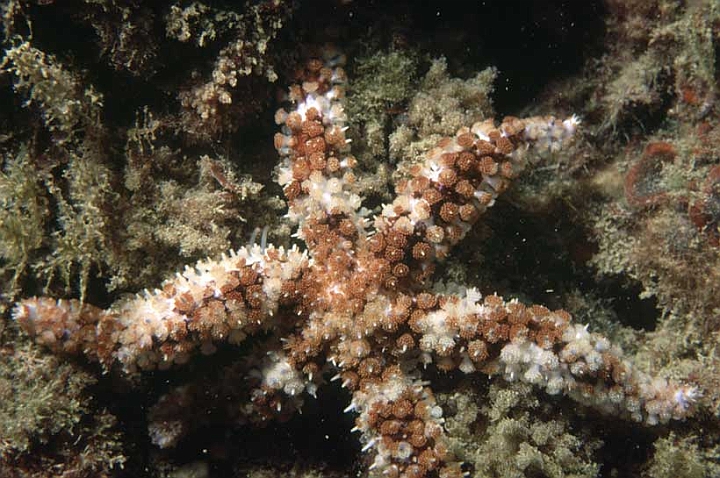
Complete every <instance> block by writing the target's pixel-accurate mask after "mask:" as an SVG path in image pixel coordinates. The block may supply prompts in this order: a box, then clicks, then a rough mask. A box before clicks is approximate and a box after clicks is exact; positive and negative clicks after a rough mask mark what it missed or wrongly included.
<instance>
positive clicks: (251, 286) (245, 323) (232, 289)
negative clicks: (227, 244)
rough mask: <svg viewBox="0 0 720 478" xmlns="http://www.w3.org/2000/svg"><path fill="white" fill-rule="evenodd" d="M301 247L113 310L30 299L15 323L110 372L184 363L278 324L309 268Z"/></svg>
mask: <svg viewBox="0 0 720 478" xmlns="http://www.w3.org/2000/svg"><path fill="white" fill-rule="evenodd" d="M307 262H308V261H307V256H306V254H305V253H302V252H300V251H299V250H298V249H296V248H293V249H290V250H287V251H286V250H284V249H282V248H275V247H273V246H269V247H267V248H266V249H264V250H263V249H261V248H259V247H258V246H254V247H252V248H249V249H248V248H241V249H239V250H238V251H235V252H231V253H230V254H229V255H224V256H223V257H222V258H221V259H220V260H218V261H212V260H205V261H200V262H198V263H197V264H196V265H195V266H194V267H187V268H186V269H185V271H184V272H183V273H182V274H177V275H176V276H175V277H174V278H172V279H170V280H167V281H165V282H164V283H163V285H162V288H161V289H158V290H155V291H153V292H149V291H145V292H144V293H143V294H138V295H137V296H135V297H133V298H132V299H130V300H127V301H121V302H119V303H117V304H115V305H114V306H113V307H111V308H110V309H108V310H102V309H100V308H97V307H94V306H91V305H88V304H80V303H79V302H78V301H75V300H72V301H65V300H59V301H55V300H52V299H48V298H32V299H25V300H23V301H21V302H20V303H18V304H17V305H16V307H15V309H14V311H13V316H14V318H15V320H16V321H17V322H18V324H20V326H21V327H22V328H23V329H24V330H25V331H26V332H27V333H28V334H30V335H31V336H33V337H35V340H36V342H38V343H39V344H41V345H45V346H47V347H49V348H51V349H52V350H54V351H56V352H64V353H69V354H78V353H85V354H86V355H87V356H88V357H90V358H91V359H97V360H100V361H101V362H102V363H103V365H104V366H105V367H106V368H108V369H109V368H110V367H111V366H112V364H113V362H117V363H119V364H120V365H121V366H122V368H123V369H124V370H125V371H126V372H131V373H132V372H135V371H137V370H138V369H143V370H147V369H155V368H161V369H162V368H168V367H170V366H172V365H173V364H182V363H184V362H186V361H187V360H189V358H190V356H191V355H192V354H193V353H194V352H196V351H198V350H199V351H201V352H202V353H206V354H208V353H212V352H213V351H214V350H215V345H214V344H217V343H222V342H230V343H239V342H241V341H242V340H243V339H244V338H245V337H246V336H247V335H248V334H252V333H254V332H256V331H258V330H267V329H272V328H273V327H275V326H277V325H278V324H277V323H276V322H277V317H276V316H277V311H278V308H279V306H280V305H281V304H284V305H289V304H291V303H293V302H294V301H295V300H296V298H297V297H296V296H297V294H298V290H299V288H298V282H299V280H300V277H301V275H302V272H303V271H304V270H305V268H306V267H307Z"/></svg>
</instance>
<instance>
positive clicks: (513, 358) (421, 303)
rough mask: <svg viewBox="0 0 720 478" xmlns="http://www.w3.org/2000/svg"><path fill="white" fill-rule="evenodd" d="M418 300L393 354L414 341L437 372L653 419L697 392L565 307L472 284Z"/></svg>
mask: <svg viewBox="0 0 720 478" xmlns="http://www.w3.org/2000/svg"><path fill="white" fill-rule="evenodd" d="M416 305H417V306H418V307H417V309H416V310H413V311H412V312H411V316H410V319H409V320H408V326H409V328H410V329H411V333H410V335H411V340H409V339H405V341H404V342H403V343H404V344H405V346H404V348H402V349H400V346H401V343H400V341H399V340H398V342H397V345H396V350H394V351H393V352H392V353H394V354H405V353H406V351H407V344H411V345H413V344H417V349H419V351H420V357H419V360H420V361H421V362H424V363H435V364H436V365H437V366H438V367H439V368H441V369H443V370H452V369H456V368H459V369H460V370H461V371H463V372H465V373H471V372H474V371H476V370H479V371H482V372H483V373H487V374H491V375H494V374H502V375H503V376H504V377H505V378H506V379H507V380H511V381H512V380H521V381H524V382H527V383H531V384H534V385H537V386H540V387H542V388H544V389H545V390H546V391H547V392H548V393H551V394H557V393H564V394H566V395H568V396H570V397H571V398H573V399H574V400H577V401H578V402H580V403H583V404H587V405H589V406H592V407H593V408H596V409H598V410H600V411H602V412H604V413H607V414H611V415H617V416H625V417H629V418H631V419H633V420H636V421H645V422H646V423H648V424H651V425H652V424H655V423H658V422H663V423H664V422H667V421H669V420H671V419H682V418H685V417H686V416H688V415H689V414H690V413H692V410H693V402H694V401H695V399H696V398H698V396H699V391H698V390H697V388H695V387H693V386H689V385H683V384H680V383H676V382H673V381H671V380H667V379H664V378H659V377H653V376H650V375H648V374H646V373H644V372H642V371H640V370H638V369H636V368H635V367H633V366H632V364H631V363H630V362H629V361H627V360H626V359H625V358H624V357H623V355H622V352H621V351H620V350H619V349H618V348H617V347H613V346H612V345H611V344H610V342H609V341H608V340H607V339H606V338H605V337H602V336H601V335H599V334H595V333H590V332H588V331H587V327H584V326H582V325H580V324H574V323H572V322H571V316H570V314H568V313H567V312H565V311H563V310H558V311H550V310H549V309H547V308H545V307H542V306H538V305H533V306H530V307H526V306H524V305H523V304H521V303H519V302H517V301H509V302H505V301H504V300H503V299H502V298H501V297H498V296H494V295H493V296H487V297H485V298H484V300H483V299H481V298H480V294H479V293H478V292H477V290H475V289H468V290H467V292H466V293H465V294H463V295H441V296H435V295H432V294H421V295H420V296H418V298H417V301H416ZM406 356H408V355H407V354H406ZM410 356H412V355H410ZM413 360H417V358H415V357H414V356H413Z"/></svg>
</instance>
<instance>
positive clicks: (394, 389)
mask: <svg viewBox="0 0 720 478" xmlns="http://www.w3.org/2000/svg"><path fill="white" fill-rule="evenodd" d="M347 410H348V411H355V412H357V413H358V417H357V419H356V420H355V428H354V431H358V432H360V433H361V434H362V437H361V441H362V442H363V444H364V446H363V450H364V451H368V452H374V453H375V457H374V459H373V461H372V464H371V465H370V467H369V470H370V471H371V473H373V475H377V476H418V477H420V476H426V475H428V474H431V473H435V472H436V473H438V474H439V476H443V477H447V478H453V477H458V478H459V477H462V476H463V472H462V470H461V469H460V463H459V462H458V461H457V460H456V459H455V457H454V456H453V455H452V453H451V452H450V450H449V449H448V444H447V442H446V437H445V431H444V428H443V423H444V419H443V410H442V408H441V407H440V406H439V405H437V403H436V402H435V397H434V396H433V393H432V390H431V389H430V388H428V387H427V383H425V382H422V381H421V380H419V379H418V378H417V377H416V376H414V374H408V373H405V372H404V371H403V370H402V369H401V367H399V366H397V365H391V366H388V367H386V368H385V370H384V372H383V373H382V376H379V377H376V378H372V379H364V380H362V381H361V383H360V385H359V388H358V389H357V390H356V391H355V393H354V394H353V398H352V402H351V404H350V406H349V407H348V408H347Z"/></svg>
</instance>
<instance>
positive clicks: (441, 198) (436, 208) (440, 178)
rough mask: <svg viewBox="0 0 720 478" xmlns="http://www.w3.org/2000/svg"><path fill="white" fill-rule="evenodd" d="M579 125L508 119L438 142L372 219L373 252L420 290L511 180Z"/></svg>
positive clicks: (539, 118) (541, 119) (567, 138)
mask: <svg viewBox="0 0 720 478" xmlns="http://www.w3.org/2000/svg"><path fill="white" fill-rule="evenodd" d="M578 123H579V121H578V120H577V118H576V117H574V116H573V117H571V118H568V119H566V120H564V121H563V120H559V119H557V118H555V117H553V116H535V117H530V118H525V119H518V118H514V117H507V118H505V119H503V121H502V122H501V123H500V124H499V125H496V124H495V122H494V121H493V120H486V121H483V122H479V123H476V124H474V125H473V126H472V127H470V128H468V127H464V128H460V130H458V132H457V134H456V135H455V136H454V137H446V138H443V139H442V140H440V142H439V143H438V144H437V146H436V147H435V148H433V149H431V150H430V151H428V152H427V154H426V155H425V158H424V160H422V161H421V162H420V163H418V164H416V165H415V166H414V167H413V168H412V170H411V175H412V177H411V178H410V179H408V180H405V181H402V182H400V183H399V184H397V185H396V193H397V195H396V198H395V200H394V201H393V202H392V203H391V204H388V205H386V206H385V207H384V208H383V210H382V213H381V214H380V215H379V216H377V217H376V218H375V229H376V231H377V233H376V237H374V241H376V242H377V243H379V244H381V245H382V250H381V251H379V252H382V254H383V255H384V257H385V258H386V259H388V260H390V261H391V262H396V263H399V262H401V261H403V260H404V261H405V262H407V263H409V265H410V267H409V270H407V271H405V270H402V272H403V273H404V274H405V275H406V276H408V277H409V278H410V279H411V281H412V283H420V284H422V283H423V282H425V281H426V280H427V279H428V278H429V277H430V275H432V273H433V271H434V262H435V261H436V260H443V259H444V258H446V257H447V255H448V254H449V253H450V250H451V249H452V247H453V246H454V245H455V244H457V243H458V242H459V241H460V240H462V239H463V238H464V237H465V235H466V234H467V232H468V231H469V230H470V229H471V228H472V226H473V225H474V224H475V222H476V221H477V220H478V218H479V217H480V216H481V215H482V214H483V213H484V212H485V211H486V210H487V209H488V208H489V207H491V206H492V205H493V204H494V203H495V200H496V198H497V197H498V196H499V195H500V194H501V193H502V192H503V191H505V190H506V189H507V188H508V186H509V185H510V182H511V180H512V179H513V178H515V177H517V175H518V174H519V173H520V172H521V171H522V170H524V169H525V167H526V165H527V164H528V163H531V162H532V161H533V159H534V158H536V157H537V156H540V155H543V154H545V153H547V152H554V151H557V150H559V149H561V148H562V147H563V146H565V145H567V144H568V142H569V141H570V140H571V139H572V137H573V135H574V134H575V131H576V128H577V125H578ZM380 248H381V247H378V249H380ZM405 281H406V279H403V277H396V282H397V283H402V282H405Z"/></svg>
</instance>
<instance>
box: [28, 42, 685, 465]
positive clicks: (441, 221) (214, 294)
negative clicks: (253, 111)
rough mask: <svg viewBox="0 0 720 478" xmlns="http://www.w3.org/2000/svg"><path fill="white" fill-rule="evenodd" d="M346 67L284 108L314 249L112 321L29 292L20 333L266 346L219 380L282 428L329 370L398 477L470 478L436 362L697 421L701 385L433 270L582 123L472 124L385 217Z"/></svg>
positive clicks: (70, 339) (185, 355)
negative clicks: (447, 426)
mask: <svg viewBox="0 0 720 478" xmlns="http://www.w3.org/2000/svg"><path fill="white" fill-rule="evenodd" d="M343 63H344V57H343V55H340V54H338V53H337V52H335V51H333V50H330V49H328V50H325V51H324V53H323V55H322V56H321V57H320V58H314V59H312V60H310V61H308V62H307V64H306V66H305V69H304V71H303V73H302V81H301V84H298V85H294V86H292V87H291V88H290V91H289V95H288V99H289V102H290V103H291V104H292V105H293V108H291V109H290V111H287V110H285V109H281V110H279V111H278V112H277V114H276V122H277V123H278V125H279V126H280V128H281V131H280V132H279V133H277V134H276V136H275V147H276V148H277V150H278V152H279V154H280V156H281V158H282V162H281V164H280V165H279V168H278V182H279V183H280V185H282V186H283V188H284V193H285V196H286V198H287V200H288V204H289V210H288V217H289V219H290V220H292V221H294V222H295V223H297V226H298V227H297V232H296V234H295V236H296V238H297V239H298V240H300V241H303V242H304V243H305V245H306V249H305V250H301V249H300V248H299V247H298V246H293V247H292V248H290V249H284V248H282V247H275V246H273V245H266V244H265V241H264V240H263V241H262V244H261V245H252V246H248V247H243V248H240V249H239V250H237V251H231V252H230V253H228V254H227V255H224V256H223V257H221V258H220V259H218V260H205V261H201V262H199V263H197V264H195V265H194V266H193V267H187V268H186V269H185V271H184V272H182V273H179V274H177V275H176V276H175V277H174V278H171V279H169V280H167V281H165V282H164V283H163V285H162V286H161V288H160V289H157V290H154V291H145V292H144V293H142V294H139V295H137V296H136V297H134V298H132V299H126V300H124V301H120V302H118V303H116V304H114V305H113V306H112V307H110V308H109V309H107V310H102V309H100V308H97V307H94V306H92V305H90V304H85V303H80V302H78V301H74V300H70V301H67V300H54V299H50V298H31V299H26V300H23V301H21V302H19V303H18V304H17V305H16V307H15V309H14V317H15V319H16V320H17V322H18V323H19V324H20V326H21V327H22V328H23V329H24V330H25V331H26V332H27V333H28V334H30V335H31V336H33V337H34V338H35V340H36V342H37V343H39V344H41V345H44V346H46V347H49V348H50V349H51V350H53V351H55V352H58V353H65V354H85V355H86V356H87V357H88V358H89V359H92V360H97V361H99V362H100V363H101V364H102V365H103V366H104V367H105V369H107V370H110V369H112V368H121V369H122V370H123V371H124V372H125V373H127V374H137V373H140V372H142V371H146V370H154V369H167V368H170V367H173V366H181V365H182V364H185V363H186V362H188V361H189V360H191V359H192V358H193V356H194V355H196V354H197V353H198V352H199V353H202V354H212V353H213V352H214V351H215V349H216V347H217V346H218V345H219V344H222V343H229V344H240V343H242V342H244V341H246V340H247V338H248V337H249V336H254V337H255V339H254V340H253V341H252V343H253V344H254V350H253V351H251V352H250V353H249V354H248V355H247V357H245V359H244V360H243V361H242V362H239V363H236V364H234V365H232V366H231V367H228V368H227V369H226V370H225V371H224V372H223V375H224V378H223V381H224V382H225V383H226V384H228V385H227V387H229V388H233V387H234V388H235V390H233V391H232V392H227V390H226V391H225V392H227V393H229V394H231V395H233V396H234V399H235V400H237V401H238V402H239V403H241V406H239V407H236V408H235V409H234V412H232V413H233V414H235V415H236V417H235V418H241V419H243V420H249V421H256V422H262V421H265V420H269V419H278V418H284V417H287V416H289V415H290V414H292V412H293V411H295V410H296V409H298V408H299V407H300V406H301V404H302V400H303V397H304V396H307V395H313V396H314V395H315V394H316V392H317V391H318V388H319V387H320V386H321V385H322V384H323V376H324V375H326V376H327V375H328V374H330V375H332V376H333V378H332V380H338V381H340V383H341V384H342V386H343V387H345V388H347V389H349V390H350V391H351V393H352V400H351V402H350V404H349V406H348V407H347V409H346V411H348V412H354V413H356V414H357V417H356V425H355V428H354V431H357V432H359V433H360V440H361V442H362V443H363V445H364V446H363V450H364V451H367V452H369V453H372V454H373V455H372V458H371V464H370V465H369V469H370V470H371V472H372V473H376V474H380V475H382V476H388V477H398V476H403V477H423V476H431V475H432V476H435V475H438V476H441V477H459V476H463V471H462V469H461V467H460V463H459V462H458V460H457V459H456V458H455V457H454V456H453V455H452V453H451V452H450V450H449V449H448V445H447V440H446V436H445V431H444V429H443V410H442V408H441V407H440V406H438V404H437V403H436V401H435V399H434V397H433V392H432V388H431V384H430V383H429V382H427V381H424V380H423V378H422V371H423V370H424V367H426V366H428V365H430V364H433V365H434V366H435V367H437V368H438V369H440V370H443V371H451V370H455V369H459V370H460V371H461V372H463V373H466V374H470V373H476V372H481V373H484V374H488V375H502V376H503V377H505V379H507V380H511V381H512V380H520V381H523V382H527V383H531V384H534V385H535V386H537V387H540V388H543V389H544V390H545V391H546V392H547V393H549V394H560V393H562V394H565V395H568V396H569V397H571V398H572V399H574V400H577V401H578V402H580V403H582V404H586V405H588V406H591V407H594V408H596V409H598V410H600V411H601V412H603V413H606V414H608V415H617V416H622V417H626V418H629V419H632V420H635V421H643V422H646V423H647V424H655V423H659V422H667V421H669V420H671V419H682V418H684V417H686V416H687V415H688V414H690V413H691V412H692V410H693V402H694V400H695V398H696V397H697V394H698V391H697V390H696V389H695V388H694V387H692V386H689V385H685V384H680V383H675V382H672V381H668V380H666V379H663V378H658V377H652V376H650V375H647V374H645V373H643V372H641V371H638V370H637V369H635V368H634V367H633V366H632V364H631V363H630V362H629V361H628V360H627V359H625V358H624V357H623V355H622V352H621V351H620V350H619V349H618V348H617V347H614V346H613V345H612V344H610V342H609V341H608V340H607V339H606V338H604V337H602V336H600V335H598V334H595V333H590V332H589V331H588V330H587V327H584V326H582V325H581V324H577V323H573V321H572V317H571V316H570V314H568V313H567V312H565V311H563V310H555V311H551V310H549V309H548V308H546V307H543V306H541V305H530V306H526V305H523V304H521V303H520V302H518V301H517V300H509V301H506V300H504V299H503V298H502V297H499V296H497V295H488V296H485V297H483V296H482V295H481V294H480V293H479V292H478V290H477V289H475V288H465V287H460V286H458V287H457V288H456V290H452V291H445V292H438V291H437V290H436V289H433V288H432V287H431V285H432V284H431V279H432V277H433V273H434V270H435V264H436V263H437V262H438V261H441V260H443V259H444V258H446V257H447V256H448V254H449V253H450V252H451V250H452V248H453V246H454V245H455V244H457V243H458V242H460V241H461V240H462V239H463V237H464V236H465V235H466V233H467V232H468V231H469V230H470V229H471V227H472V226H473V224H474V223H476V222H477V221H478V219H479V218H480V217H481V216H482V214H483V213H484V212H485V211H486V210H487V209H488V208H490V207H491V206H492V205H493V203H494V202H495V200H496V198H497V197H498V195H500V194H501V193H502V192H503V191H505V190H506V189H507V188H508V187H509V186H510V184H511V181H512V179H513V178H515V177H517V176H518V175H519V174H521V173H522V171H523V170H524V169H525V168H526V167H528V166H530V165H531V164H532V161H531V160H532V158H533V157H535V156H537V155H542V154H545V153H547V152H554V151H556V150H558V149H560V148H562V147H564V146H565V145H566V144H567V143H569V142H570V141H572V139H573V136H574V134H575V132H576V130H577V128H578V127H579V120H578V118H576V117H574V116H573V117H570V118H567V119H565V120H561V119H557V118H555V117H552V116H544V117H531V118H526V119H519V118H514V117H506V118H504V119H503V120H502V121H501V122H500V123H499V124H496V123H495V122H494V121H493V120H487V121H483V122H479V123H476V124H474V125H470V126H468V127H463V128H461V129H460V130H459V131H458V132H457V134H456V135H455V136H453V137H447V138H444V139H442V140H441V141H440V142H439V143H438V144H437V146H436V147H435V148H433V149H431V150H430V151H428V152H427V153H426V155H425V157H424V158H423V159H422V160H421V161H420V162H418V163H417V164H416V165H415V166H414V167H413V168H412V170H411V171H410V177H409V178H408V179H404V180H402V181H399V182H398V183H397V184H396V185H395V192H396V194H395V198H394V200H393V201H392V203H390V204H387V205H384V206H383V207H382V208H381V210H380V211H379V212H378V213H376V214H374V215H373V214H372V212H371V211H369V210H367V209H365V208H363V207H362V198H361V197H360V196H359V195H358V194H357V192H355V189H354V185H355V183H356V177H355V174H354V173H353V167H354V166H355V164H356V160H355V159H354V157H353V156H352V155H351V154H350V140H349V139H347V138H346V137H345V131H346V127H345V124H346V123H347V118H346V115H345V112H344V109H343V99H344V96H345V91H344V85H345V83H346V76H345V73H344V70H343V68H342V66H343ZM223 386H224V385H223ZM193 394H194V392H193V390H192V387H190V386H185V387H180V388H179V389H177V390H175V391H173V392H171V393H170V394H168V395H166V396H165V397H163V398H162V399H161V400H160V401H159V403H158V404H157V405H155V407H154V408H153V411H152V412H151V436H152V439H153V441H154V442H155V443H156V444H158V445H159V446H161V447H169V446H173V445H174V444H175V443H177V441H178V440H179V438H180V437H181V436H182V435H183V433H186V432H187V430H188V429H189V428H191V427H192V426H193V425H192V423H191V422H190V420H189V418H188V417H189V416H191V415H190V414H188V409H190V408H192V403H193ZM183 413H184V414H185V419H183V418H182V415H183Z"/></svg>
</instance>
